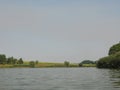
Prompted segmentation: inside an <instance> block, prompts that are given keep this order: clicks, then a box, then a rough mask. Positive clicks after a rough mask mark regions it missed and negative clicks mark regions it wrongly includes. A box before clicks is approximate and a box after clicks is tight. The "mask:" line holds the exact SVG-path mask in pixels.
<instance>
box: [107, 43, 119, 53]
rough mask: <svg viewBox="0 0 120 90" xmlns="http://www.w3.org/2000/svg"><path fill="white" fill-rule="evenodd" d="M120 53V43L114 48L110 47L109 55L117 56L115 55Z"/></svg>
mask: <svg viewBox="0 0 120 90" xmlns="http://www.w3.org/2000/svg"><path fill="white" fill-rule="evenodd" d="M119 51H120V43H118V44H115V45H113V46H112V47H110V49H109V53H108V55H112V54H115V53H117V52H119Z"/></svg>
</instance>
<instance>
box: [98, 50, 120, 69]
mask: <svg viewBox="0 0 120 90" xmlns="http://www.w3.org/2000/svg"><path fill="white" fill-rule="evenodd" d="M97 67H98V68H120V52H118V53H116V54H114V55H109V56H107V57H103V58H101V59H100V60H99V61H98V62H97Z"/></svg>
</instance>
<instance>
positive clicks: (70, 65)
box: [0, 61, 96, 68]
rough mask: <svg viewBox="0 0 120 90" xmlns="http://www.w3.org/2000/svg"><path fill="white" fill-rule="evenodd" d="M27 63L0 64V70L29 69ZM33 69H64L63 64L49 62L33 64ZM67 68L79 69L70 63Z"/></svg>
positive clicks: (88, 65) (90, 65)
mask: <svg viewBox="0 0 120 90" xmlns="http://www.w3.org/2000/svg"><path fill="white" fill-rule="evenodd" d="M30 67H31V66H30V64H29V62H27V61H26V62H24V64H14V65H12V64H10V65H9V64H5V65H2V64H0V68H30ZM33 67H35V68H47V67H66V66H65V64H64V63H51V62H39V63H38V64H34V66H33ZM68 67H79V65H78V64H77V63H70V64H69V66H68ZM82 67H96V64H83V65H82Z"/></svg>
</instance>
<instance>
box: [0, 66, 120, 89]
mask: <svg viewBox="0 0 120 90" xmlns="http://www.w3.org/2000/svg"><path fill="white" fill-rule="evenodd" d="M0 90H120V70H109V69H97V68H12V69H10V68H8V69H0Z"/></svg>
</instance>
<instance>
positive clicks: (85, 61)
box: [81, 60, 95, 64]
mask: <svg viewBox="0 0 120 90" xmlns="http://www.w3.org/2000/svg"><path fill="white" fill-rule="evenodd" d="M81 64H95V62H94V61H91V60H84V61H82V62H81Z"/></svg>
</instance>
